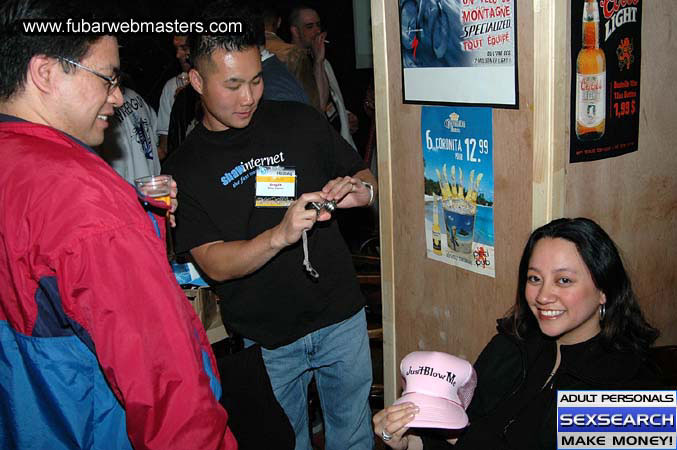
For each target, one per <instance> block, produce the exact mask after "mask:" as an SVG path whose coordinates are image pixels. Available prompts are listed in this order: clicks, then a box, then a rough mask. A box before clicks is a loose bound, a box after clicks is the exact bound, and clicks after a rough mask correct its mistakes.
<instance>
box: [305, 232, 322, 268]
mask: <svg viewBox="0 0 677 450" xmlns="http://www.w3.org/2000/svg"><path fill="white" fill-rule="evenodd" d="M302 237H303V265H304V267H305V268H306V271H307V272H308V274H310V276H311V277H313V278H320V274H319V273H317V270H315V269H313V266H311V265H310V258H308V233H307V232H306V230H303V235H302Z"/></svg>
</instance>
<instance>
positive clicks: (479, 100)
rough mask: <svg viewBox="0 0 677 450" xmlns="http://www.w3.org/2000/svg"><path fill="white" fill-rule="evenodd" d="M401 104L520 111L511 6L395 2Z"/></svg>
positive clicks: (503, 2)
mask: <svg viewBox="0 0 677 450" xmlns="http://www.w3.org/2000/svg"><path fill="white" fill-rule="evenodd" d="M398 2H399V14H400V47H401V50H402V90H403V92H402V94H403V101H404V103H417V104H442V105H445V104H447V105H448V104H451V105H476V106H492V107H495V108H515V109H516V108H518V107H519V104H518V99H519V96H518V89H517V33H516V28H515V22H516V17H517V12H516V11H515V3H516V1H515V0H490V1H487V0H398Z"/></svg>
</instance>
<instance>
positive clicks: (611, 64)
mask: <svg viewBox="0 0 677 450" xmlns="http://www.w3.org/2000/svg"><path fill="white" fill-rule="evenodd" d="M641 37H642V4H641V0H623V1H618V0H599V2H597V1H596V0H574V1H572V2H571V67H572V74H571V118H570V124H571V133H570V136H571V137H570V157H569V161H570V162H572V163H574V162H581V161H595V160H598V159H603V158H611V157H614V156H619V155H624V154H626V153H630V152H634V151H636V150H637V145H638V136H639V73H640V62H641Z"/></svg>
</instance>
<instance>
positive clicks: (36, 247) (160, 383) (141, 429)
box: [0, 0, 237, 450]
mask: <svg viewBox="0 0 677 450" xmlns="http://www.w3.org/2000/svg"><path fill="white" fill-rule="evenodd" d="M82 3H83V2H77V1H70V0H69V1H64V2H52V1H51V0H32V1H29V0H12V1H9V2H5V5H4V6H3V7H2V9H0V28H2V31H3V34H2V38H1V39H0V114H1V115H0V161H2V163H1V164H0V390H1V391H2V393H1V394H0V448H50V449H73V448H88V449H90V448H93V449H113V448H114V449H125V448H128V449H131V448H135V449H137V450H138V449H145V448H149V449H151V448H153V449H173V448H175V449H193V448H195V449H197V448H200V449H237V443H236V442H235V438H234V437H233V435H232V433H231V432H230V429H229V428H228V426H227V420H228V415H227V413H226V411H225V410H224V409H223V408H222V407H221V406H220V405H219V403H218V397H219V396H220V393H221V386H220V382H219V378H218V372H217V370H216V364H215V359H214V355H213V353H212V351H211V348H210V346H209V343H208V341H207V338H206V335H205V331H204V329H203V327H202V325H201V324H200V322H199V320H198V319H197V317H196V315H195V313H194V311H193V309H192V307H191V306H190V304H189V302H188V301H187V300H186V298H185V296H184V295H183V292H182V291H181V289H180V288H179V286H178V285H177V283H176V280H175V279H174V275H173V273H172V270H171V268H170V266H169V264H168V262H167V259H166V250H165V245H164V242H165V241H164V236H163V232H162V231H161V230H163V229H164V227H163V226H162V224H163V222H162V221H163V220H164V219H163V217H162V215H159V216H156V217H152V219H153V220H150V219H151V217H149V215H148V214H147V213H146V212H145V211H144V209H143V206H142V203H143V202H152V201H151V200H150V199H147V198H142V199H139V198H138V196H137V192H136V191H135V189H134V188H133V187H132V186H131V185H130V184H128V183H126V182H125V181H124V180H123V179H122V178H120V177H119V176H118V175H117V174H116V173H115V172H114V171H113V170H112V169H111V168H110V167H108V165H107V164H106V163H105V162H104V161H103V160H102V159H101V158H100V157H99V156H98V155H97V154H96V153H94V152H93V151H92V149H91V148H90V146H96V145H99V144H100V143H101V142H102V140H103V132H104V129H105V128H106V127H107V126H108V118H109V117H111V116H112V115H113V111H114V110H113V107H114V106H119V105H120V104H121V103H122V94H121V92H120V90H119V87H118V85H117V82H118V74H117V71H118V68H119V57H118V46H117V40H116V39H115V38H114V37H112V36H103V37H102V36H83V35H78V36H76V35H35V34H34V35H27V34H24V33H22V32H21V30H20V29H17V28H16V27H18V26H21V25H22V22H20V21H22V20H24V21H25V20H26V19H29V20H30V19H44V18H46V17H48V18H54V19H55V20H61V23H62V24H65V23H66V21H67V19H68V18H76V17H83V15H84V14H85V12H86V7H85V5H83V4H82ZM84 17H85V18H87V17H90V16H84ZM92 17H93V16H92ZM23 23H25V22H23ZM8 30H13V31H12V32H10V33H8V32H7V31H8ZM154 206H156V207H157V206H159V205H157V204H155V205H154Z"/></svg>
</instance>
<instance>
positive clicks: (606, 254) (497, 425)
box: [374, 218, 658, 450]
mask: <svg viewBox="0 0 677 450" xmlns="http://www.w3.org/2000/svg"><path fill="white" fill-rule="evenodd" d="M497 329H498V334H497V335H496V336H494V338H493V339H492V340H491V342H489V344H488V345H487V346H486V347H485V348H484V350H483V351H482V353H481V354H480V356H479V358H478V359H477V362H476V363H475V370H476V371H477V377H478V379H477V383H478V384H477V389H476V390H475V395H474V397H473V400H472V402H471V403H470V406H469V407H468V410H467V413H468V416H469V418H470V425H469V426H468V427H467V428H466V429H464V430H462V431H461V432H460V433H459V434H458V440H457V441H456V440H455V439H454V440H450V441H455V445H452V444H450V443H449V442H448V441H447V440H445V439H444V438H440V437H434V436H428V437H426V435H425V434H423V433H420V434H419V435H417V434H415V433H414V430H413V429H412V430H409V429H408V427H407V424H408V423H409V422H410V421H411V420H412V419H413V418H414V416H415V414H416V412H417V407H416V406H415V405H413V404H411V403H404V404H401V405H396V406H390V407H388V408H386V409H384V410H382V411H380V412H378V413H377V414H376V415H375V416H374V432H375V433H376V434H377V435H378V436H380V437H382V438H383V439H384V441H385V443H386V444H387V445H388V446H389V447H392V448H394V449H398V450H404V449H409V450H417V449H425V450H430V449H442V448H453V449H456V450H458V449H482V450H488V449H491V450H500V449H551V448H552V449H554V448H555V447H556V425H555V424H556V413H557V406H556V401H557V400H556V392H557V390H558V389H593V390H595V389H631V388H633V389H637V388H649V387H655V386H656V384H657V375H656V372H655V371H654V369H653V366H652V365H651V364H650V363H649V362H648V360H647V358H646V352H647V349H648V348H649V347H650V346H651V344H652V343H653V342H654V341H655V340H656V338H657V337H658V331H657V330H656V329H655V328H653V327H651V326H650V325H649V324H648V323H647V322H646V320H645V319H644V316H643V315H642V312H641V310H640V308H639V305H638V303H637V299H636V297H635V294H634V293H633V291H632V286H631V284H630V279H629V278H628V275H627V273H626V272H625V268H624V267H623V263H622V262H621V258H620V255H619V253H618V250H617V249H616V246H615V245H614V243H613V241H612V240H611V238H610V237H609V236H608V235H607V233H606V232H605V231H604V230H603V229H602V228H601V227H600V226H599V225H597V224H596V223H595V222H593V221H592V220H589V219H584V218H578V219H557V220H554V221H552V222H550V223H549V224H547V225H544V226H542V227H540V228H538V229H537V230H536V231H534V232H533V233H532V234H531V237H530V238H529V240H528V242H527V244H526V247H525V248H524V252H523V254H522V259H521V261H520V266H519V280H518V286H517V300H516V302H515V305H514V306H513V307H512V309H511V311H510V313H509V314H508V316H507V317H504V318H503V319H501V320H499V321H498V327H497ZM408 431H409V432H408ZM419 431H420V430H419Z"/></svg>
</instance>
